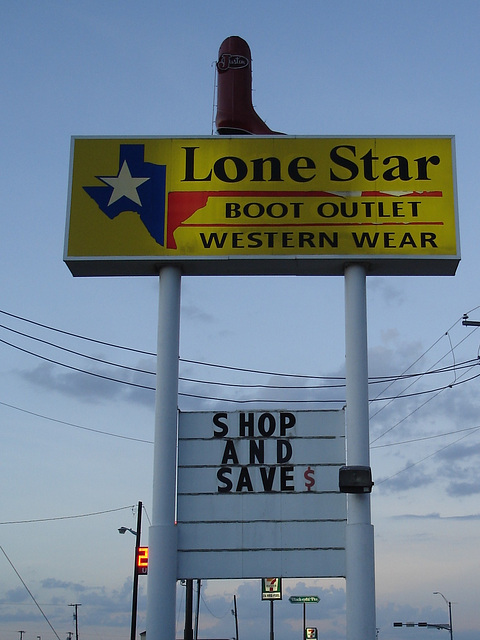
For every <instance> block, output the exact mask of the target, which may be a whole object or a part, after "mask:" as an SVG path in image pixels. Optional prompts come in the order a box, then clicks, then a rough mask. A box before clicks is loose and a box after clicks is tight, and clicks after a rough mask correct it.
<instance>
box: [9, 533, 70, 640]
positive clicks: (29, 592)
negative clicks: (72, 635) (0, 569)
mask: <svg viewBox="0 0 480 640" xmlns="http://www.w3.org/2000/svg"><path fill="white" fill-rule="evenodd" d="M0 550H1V551H2V553H3V555H4V556H5V558H6V559H7V561H8V562H9V564H10V566H11V567H12V569H13V570H14V571H15V573H16V574H17V577H18V579H19V580H20V582H21V583H22V584H23V586H24V587H25V589H26V590H27V592H28V595H29V596H30V597H31V598H32V600H33V601H34V603H35V604H36V605H37V608H38V610H39V611H40V613H41V614H42V616H43V617H44V618H45V620H46V621H47V624H48V626H49V627H50V629H51V630H52V631H53V633H54V634H55V636H56V637H57V638H58V640H60V636H59V635H58V633H57V632H56V631H55V629H54V628H53V626H52V623H51V622H50V620H49V619H48V618H47V616H46V614H45V612H44V611H43V609H42V607H41V606H40V605H39V604H38V602H37V601H36V600H35V596H34V595H33V593H32V592H31V591H30V589H29V588H28V587H27V585H26V583H25V581H24V579H23V578H22V576H21V575H20V574H19V572H18V571H17V569H16V567H15V565H14V564H13V562H12V561H11V560H10V558H9V557H8V556H7V553H6V551H5V549H4V548H3V547H2V546H1V545H0Z"/></svg>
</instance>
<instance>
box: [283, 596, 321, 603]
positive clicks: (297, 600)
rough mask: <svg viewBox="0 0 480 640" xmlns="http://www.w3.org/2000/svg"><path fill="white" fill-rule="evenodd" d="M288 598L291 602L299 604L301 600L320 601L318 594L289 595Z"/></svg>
mask: <svg viewBox="0 0 480 640" xmlns="http://www.w3.org/2000/svg"><path fill="white" fill-rule="evenodd" d="M289 600H290V602H291V603H292V604H301V603H303V602H314V603H317V602H320V598H319V597H318V596H290V597H289Z"/></svg>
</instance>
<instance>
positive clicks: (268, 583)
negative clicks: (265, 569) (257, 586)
mask: <svg viewBox="0 0 480 640" xmlns="http://www.w3.org/2000/svg"><path fill="white" fill-rule="evenodd" d="M281 599H282V579H281V578H262V600H281Z"/></svg>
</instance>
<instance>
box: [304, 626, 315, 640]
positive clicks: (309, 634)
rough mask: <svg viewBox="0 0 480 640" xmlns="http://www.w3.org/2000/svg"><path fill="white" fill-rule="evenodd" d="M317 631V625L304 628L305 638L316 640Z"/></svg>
mask: <svg viewBox="0 0 480 640" xmlns="http://www.w3.org/2000/svg"><path fill="white" fill-rule="evenodd" d="M317 638H318V631H317V627H307V628H306V629H305V640H317Z"/></svg>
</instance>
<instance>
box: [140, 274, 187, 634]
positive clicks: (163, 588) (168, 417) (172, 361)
mask: <svg viewBox="0 0 480 640" xmlns="http://www.w3.org/2000/svg"><path fill="white" fill-rule="evenodd" d="M180 284H181V273H180V269H178V268H177V267H173V266H166V267H163V268H162V269H161V271H160V294H159V308H158V347H157V384H156V395H155V400H156V402H155V444H154V460H153V500H152V526H151V527H150V530H149V539H148V546H149V557H148V596H147V638H148V639H149V640H175V611H176V608H175V595H176V581H177V532H176V526H175V483H176V457H177V404H178V359H179V339H180Z"/></svg>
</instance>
